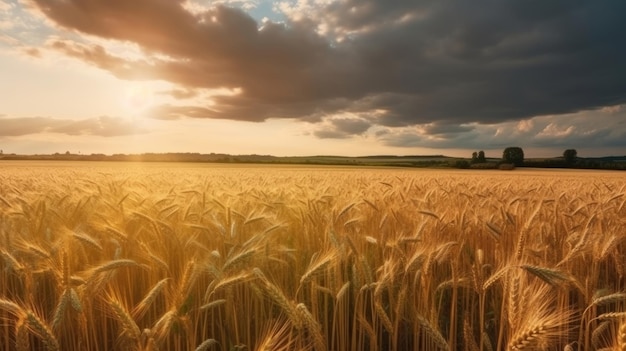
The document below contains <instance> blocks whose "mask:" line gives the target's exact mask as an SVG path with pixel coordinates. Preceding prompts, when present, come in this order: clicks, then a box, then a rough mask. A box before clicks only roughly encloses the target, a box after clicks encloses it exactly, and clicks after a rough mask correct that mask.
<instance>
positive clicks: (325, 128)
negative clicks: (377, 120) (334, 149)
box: [313, 116, 372, 139]
mask: <svg viewBox="0 0 626 351" xmlns="http://www.w3.org/2000/svg"><path fill="white" fill-rule="evenodd" d="M371 126H372V123H371V122H370V121H368V120H367V119H364V118H361V117H358V116H350V117H338V118H327V119H325V121H324V123H323V124H322V126H321V127H319V128H318V129H317V130H316V131H314V132H313V135H315V136H316V137H318V138H321V139H347V138H350V137H352V136H355V135H362V134H363V133H365V132H366V131H367V130H368V129H369V128H370V127H371Z"/></svg>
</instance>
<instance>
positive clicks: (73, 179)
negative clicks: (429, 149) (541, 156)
mask: <svg viewBox="0 0 626 351" xmlns="http://www.w3.org/2000/svg"><path fill="white" fill-rule="evenodd" d="M0 255H1V257H0V270H1V271H2V276H1V277H0V349H2V350H11V351H12V350H16V351H24V350H49V351H52V350H93V351H105V350H107V351H108V350H229V351H230V350H275V351H279V350H280V351H287V350H314V351H321V350H338V351H339V350H353V351H356V350H469V351H475V350H522V349H524V350H602V349H604V350H626V308H625V307H626V281H625V278H624V269H625V264H626V183H625V182H624V181H623V175H622V174H619V173H617V174H616V173H608V172H605V173H602V172H574V171H570V172H568V171H560V172H552V171H526V170H519V171H514V172H498V171H435V170H410V169H380V168H377V169H367V168H341V167H294V166H291V167H288V166H282V167H281V166H245V165H239V166H215V165H213V166H206V165H193V164H192V165H175V164H169V165H165V164H114V163H102V164H99V163H86V162H85V163H80V165H76V164H73V163H61V162H60V163H35V162H33V163H27V162H21V163H20V162H16V163H3V164H2V165H0Z"/></svg>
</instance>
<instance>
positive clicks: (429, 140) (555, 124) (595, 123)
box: [375, 108, 626, 150]
mask: <svg viewBox="0 0 626 351" xmlns="http://www.w3.org/2000/svg"><path fill="white" fill-rule="evenodd" d="M614 111H621V112H614ZM625 121H626V111H623V109H620V108H611V109H603V110H597V111H586V112H578V113H573V114H564V115H556V116H543V117H534V118H531V119H528V120H523V121H520V122H515V121H510V122H503V123H497V124H491V125H485V124H477V123H474V124H471V125H468V126H465V127H466V128H467V130H466V131H464V130H462V129H459V130H456V131H457V132H456V133H433V131H432V128H431V126H429V125H425V126H411V127H395V128H385V129H383V130H382V131H378V132H377V133H376V134H375V137H376V138H377V139H378V140H379V141H380V142H381V143H383V144H384V145H387V146H395V147H407V148H408V147H431V148H445V149H451V148H459V147H462V148H469V149H476V150H479V149H499V148H503V147H506V146H510V145H520V146H532V147H547V148H572V147H573V148H602V147H608V146H610V147H617V148H625V147H626V122H625ZM456 127H457V126H452V129H453V130H454V129H455V128H456ZM458 127H463V126H458ZM437 128H438V129H441V130H443V131H445V126H439V127H437Z"/></svg>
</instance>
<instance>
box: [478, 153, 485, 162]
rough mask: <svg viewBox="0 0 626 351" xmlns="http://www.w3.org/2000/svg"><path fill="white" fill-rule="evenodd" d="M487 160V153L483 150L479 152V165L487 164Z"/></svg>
mask: <svg viewBox="0 0 626 351" xmlns="http://www.w3.org/2000/svg"><path fill="white" fill-rule="evenodd" d="M485 162H487V159H486V158H485V152H484V151H483V150H480V151H478V163H485Z"/></svg>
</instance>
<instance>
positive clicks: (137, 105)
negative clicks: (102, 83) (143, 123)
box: [123, 84, 154, 117]
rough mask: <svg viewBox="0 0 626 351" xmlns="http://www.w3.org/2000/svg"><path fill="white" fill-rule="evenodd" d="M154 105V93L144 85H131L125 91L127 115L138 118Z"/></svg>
mask: <svg viewBox="0 0 626 351" xmlns="http://www.w3.org/2000/svg"><path fill="white" fill-rule="evenodd" d="M153 104H154V91H153V90H152V89H150V87H148V86H146V85H143V84H132V85H129V86H128V87H127V88H126V89H125V91H124V99H123V105H124V109H125V110H126V112H127V113H129V114H130V115H132V117H136V116H137V115H141V114H142V113H144V112H145V111H146V110H148V109H149V108H150V107H152V105H153Z"/></svg>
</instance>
